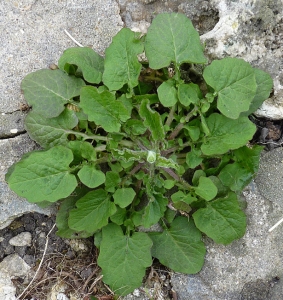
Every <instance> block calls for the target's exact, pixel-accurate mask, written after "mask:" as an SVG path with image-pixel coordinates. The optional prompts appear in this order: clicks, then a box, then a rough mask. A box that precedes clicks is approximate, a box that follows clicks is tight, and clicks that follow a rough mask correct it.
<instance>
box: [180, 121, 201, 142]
mask: <svg viewBox="0 0 283 300" xmlns="http://www.w3.org/2000/svg"><path fill="white" fill-rule="evenodd" d="M184 129H186V130H187V131H188V132H189V136H190V138H191V139H192V141H193V142H196V141H197V140H198V139H199V136H200V129H199V127H198V126H190V125H185V126H184Z"/></svg>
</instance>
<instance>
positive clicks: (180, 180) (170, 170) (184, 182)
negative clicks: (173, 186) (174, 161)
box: [162, 168, 192, 190]
mask: <svg viewBox="0 0 283 300" xmlns="http://www.w3.org/2000/svg"><path fill="white" fill-rule="evenodd" d="M162 170H164V171H165V172H166V173H167V174H169V175H170V176H171V177H172V178H173V179H175V180H176V181H178V182H180V183H181V184H182V185H183V186H184V187H185V188H187V189H188V190H191V188H192V187H191V185H190V184H188V183H187V182H186V181H185V180H184V179H182V178H181V177H180V176H179V175H177V174H176V173H175V172H174V171H173V170H172V169H169V168H162Z"/></svg>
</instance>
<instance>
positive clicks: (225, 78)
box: [203, 58, 257, 119]
mask: <svg viewBox="0 0 283 300" xmlns="http://www.w3.org/2000/svg"><path fill="white" fill-rule="evenodd" d="M203 77H204V79H205V81H206V83H207V84H208V85H210V86H211V87H212V88H213V89H214V90H215V92H217V95H218V100H217V108H218V109H219V110H220V111H221V113H222V114H223V115H225V116H226V117H228V118H231V119H237V118H238V117H239V115H240V113H241V112H243V111H246V110H248V109H249V107H250V105H251V102H252V100H253V99H254V96H255V95H256V90H257V83H256V78H255V73H254V69H253V68H252V67H251V65H250V64H249V63H247V62H245V61H244V60H242V59H238V58H224V59H222V60H215V61H213V62H212V63H211V65H210V66H208V67H206V68H205V70H204V72H203Z"/></svg>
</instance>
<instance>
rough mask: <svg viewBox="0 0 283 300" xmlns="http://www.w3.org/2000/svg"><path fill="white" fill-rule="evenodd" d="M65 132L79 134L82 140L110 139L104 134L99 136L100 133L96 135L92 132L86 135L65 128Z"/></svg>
mask: <svg viewBox="0 0 283 300" xmlns="http://www.w3.org/2000/svg"><path fill="white" fill-rule="evenodd" d="M66 132H68V133H70V134H74V135H79V136H81V137H82V138H83V139H84V141H85V140H97V141H109V140H110V139H109V138H108V137H106V136H101V135H96V134H92V135H88V134H85V133H82V132H79V131H73V130H66Z"/></svg>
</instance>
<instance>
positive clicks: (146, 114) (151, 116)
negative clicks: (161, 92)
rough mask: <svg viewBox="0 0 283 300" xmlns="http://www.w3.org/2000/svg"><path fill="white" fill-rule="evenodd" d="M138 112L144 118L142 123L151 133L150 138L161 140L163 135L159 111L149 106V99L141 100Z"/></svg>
mask: <svg viewBox="0 0 283 300" xmlns="http://www.w3.org/2000/svg"><path fill="white" fill-rule="evenodd" d="M139 112H140V116H141V117H142V118H143V119H144V122H143V123H144V125H145V126H146V127H147V128H148V129H149V130H150V132H151V133H152V138H153V139H154V140H155V141H162V140H163V139H164V137H165V132H164V128H163V124H162V120H161V117H160V115H159V113H158V112H156V111H153V110H152V109H151V108H150V106H149V100H147V99H145V100H142V103H141V106H140V110H139Z"/></svg>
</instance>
